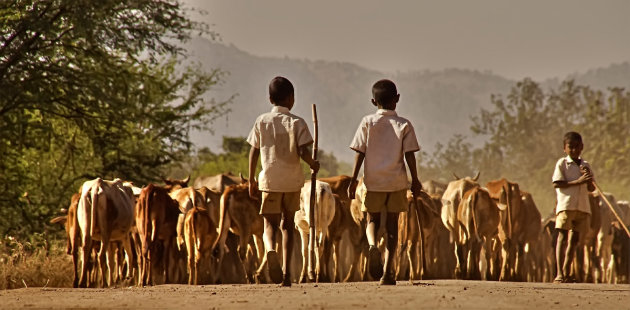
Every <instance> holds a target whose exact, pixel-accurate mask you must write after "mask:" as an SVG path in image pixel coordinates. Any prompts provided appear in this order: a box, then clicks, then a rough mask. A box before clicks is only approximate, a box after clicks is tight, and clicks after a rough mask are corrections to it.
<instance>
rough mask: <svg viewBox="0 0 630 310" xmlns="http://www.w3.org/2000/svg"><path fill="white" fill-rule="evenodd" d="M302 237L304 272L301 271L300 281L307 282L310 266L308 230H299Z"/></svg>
mask: <svg viewBox="0 0 630 310" xmlns="http://www.w3.org/2000/svg"><path fill="white" fill-rule="evenodd" d="M299 231H300V238H301V239H302V272H301V273H300V283H306V281H307V279H306V276H307V268H308V260H309V258H308V257H309V255H308V254H309V250H308V232H306V231H303V230H301V229H300V230H299Z"/></svg>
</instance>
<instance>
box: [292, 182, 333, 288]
mask: <svg viewBox="0 0 630 310" xmlns="http://www.w3.org/2000/svg"><path fill="white" fill-rule="evenodd" d="M310 197H311V181H310V180H309V181H307V182H305V183H304V186H303V187H302V191H301V193H300V210H298V211H297V212H295V219H294V221H295V227H296V228H297V229H298V231H299V233H300V236H301V237H302V272H301V274H300V283H305V282H306V276H307V271H308V278H309V281H311V282H319V280H320V276H322V275H324V274H325V273H326V271H325V270H323V267H322V266H325V265H326V264H324V263H323V262H322V255H323V252H324V241H325V240H326V238H327V236H328V226H329V225H330V223H331V222H332V220H333V218H334V216H335V197H334V196H333V192H332V190H331V189H330V185H328V183H325V182H322V181H316V183H315V206H311V201H310ZM313 207H314V208H315V210H314V212H313V214H314V216H315V218H314V219H311V218H310V213H309V212H310V209H311V208H313ZM313 220H314V221H315V238H309V227H310V223H311V222H312V221H313ZM312 239H314V241H315V242H314V243H313V242H312V241H313V240H312ZM313 255H315V256H313Z"/></svg>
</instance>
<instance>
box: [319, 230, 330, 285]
mask: <svg viewBox="0 0 630 310" xmlns="http://www.w3.org/2000/svg"><path fill="white" fill-rule="evenodd" d="M322 249H323V251H322V256H321V259H320V264H319V266H320V270H319V275H318V279H317V280H318V281H319V282H331V277H330V274H331V273H330V270H329V269H330V267H331V266H330V259H331V256H332V251H333V241H332V240H331V238H330V237H328V238H325V240H324V242H323V245H322Z"/></svg>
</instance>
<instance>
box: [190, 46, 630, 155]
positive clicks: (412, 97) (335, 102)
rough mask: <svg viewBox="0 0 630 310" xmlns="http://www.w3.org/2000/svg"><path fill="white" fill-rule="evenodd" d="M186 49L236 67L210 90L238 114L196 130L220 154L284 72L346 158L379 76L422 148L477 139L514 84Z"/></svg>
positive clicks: (579, 77) (604, 79) (593, 76)
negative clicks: (484, 118)
mask: <svg viewBox="0 0 630 310" xmlns="http://www.w3.org/2000/svg"><path fill="white" fill-rule="evenodd" d="M187 49H188V51H189V52H190V53H191V54H192V57H191V58H190V60H191V61H198V62H200V63H201V64H202V65H203V67H204V68H205V69H207V70H211V69H214V68H220V69H222V70H224V71H227V72H229V75H227V76H225V77H224V83H223V84H222V85H220V86H219V87H217V88H216V89H215V90H214V91H211V92H209V93H208V97H209V98H215V99H216V100H219V101H220V100H224V99H227V98H229V97H230V96H232V95H234V94H236V95H237V96H236V97H235V99H234V102H233V104H232V105H231V109H232V112H231V113H229V114H228V115H227V116H226V117H225V118H223V119H221V120H218V121H217V122H216V123H215V124H213V128H214V134H211V133H207V132H193V133H192V134H191V138H192V141H193V142H195V143H196V145H197V146H199V147H202V146H208V147H210V149H211V150H214V151H216V152H220V151H221V150H220V149H219V148H220V145H221V139H222V136H223V135H230V136H247V134H248V133H249V131H250V129H251V126H252V125H253V122H254V120H255V119H256V116H258V115H259V114H261V113H264V112H266V111H268V110H269V109H270V108H271V105H270V103H269V100H268V94H267V86H268V83H269V81H270V80H271V79H272V78H273V77H274V76H277V75H282V76H285V77H287V78H289V79H290V80H291V81H292V82H293V83H294V85H295V88H296V94H295V95H296V104H295V107H294V108H293V112H294V113H295V114H297V115H299V116H301V117H303V118H304V119H306V120H307V123H308V124H309V127H310V128H311V131H312V121H311V104H313V103H315V104H317V111H318V117H319V128H320V144H319V146H320V148H321V149H323V150H326V151H332V152H333V153H334V154H335V156H336V157H337V158H339V159H341V160H343V161H346V162H351V161H352V158H353V156H354V154H353V152H352V151H351V150H349V149H348V144H349V143H350V140H351V139H352V137H353V135H354V132H355V130H356V128H357V125H358V123H359V121H360V119H361V117H362V116H363V115H365V114H368V113H371V112H372V111H374V109H375V108H374V107H373V106H372V104H371V103H370V99H371V86H372V84H373V83H374V82H375V81H377V80H378V79H381V78H390V79H392V80H394V81H395V82H396V83H397V85H398V88H399V92H400V94H401V99H400V103H399V105H398V109H397V110H398V113H399V115H401V116H403V117H406V118H408V119H409V120H410V121H411V122H412V124H414V126H415V129H416V134H417V135H418V139H419V141H420V144H421V146H422V147H423V149H424V150H427V151H429V152H431V151H432V150H433V149H434V147H435V144H436V143H437V142H440V141H448V139H450V137H452V136H453V135H454V134H458V133H459V134H464V135H467V136H470V134H469V128H470V125H471V121H470V115H472V114H477V113H478V111H479V110H480V109H481V108H483V107H489V105H490V95H491V94H506V93H507V92H508V91H509V90H510V88H511V87H512V85H513V84H514V83H515V81H513V80H509V79H506V78H503V77H501V76H498V75H496V74H493V73H491V72H479V71H473V70H465V69H446V70H441V71H414V72H406V73H396V74H387V73H381V72H378V71H374V70H369V69H366V68H363V67H360V66H358V65H355V64H351V63H345V62H331V61H312V60H306V59H294V58H286V57H285V58H274V57H259V56H254V55H251V54H248V53H247V52H244V51H242V50H239V49H238V48H237V47H235V46H232V45H231V46H227V45H223V44H220V43H217V42H213V41H209V40H207V39H204V38H196V39H193V40H191V42H189V44H188V46H187ZM571 77H572V78H575V79H576V81H577V82H578V83H584V84H587V85H591V86H593V87H597V88H605V87H608V86H625V87H627V88H630V64H628V63H624V64H619V65H611V66H610V67H608V68H601V69H593V70H590V71H588V72H586V73H583V74H574V75H572V76H571ZM559 82H560V80H559V79H551V80H547V81H543V82H542V83H541V84H542V85H543V88H544V89H545V90H546V89H549V88H551V87H555V86H556V85H557V84H558V83H559ZM472 142H473V143H474V144H478V143H481V142H482V141H472Z"/></svg>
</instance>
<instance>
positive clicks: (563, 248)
mask: <svg viewBox="0 0 630 310" xmlns="http://www.w3.org/2000/svg"><path fill="white" fill-rule="evenodd" d="M568 233H569V232H568V231H567V230H566V229H558V240H557V242H556V273H557V274H556V279H564V277H565V276H566V274H565V273H564V269H563V266H564V264H565V263H564V259H565V254H566V252H567V248H568V247H567V235H568Z"/></svg>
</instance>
